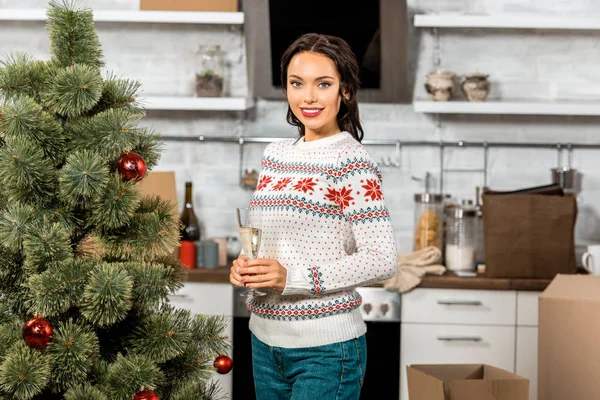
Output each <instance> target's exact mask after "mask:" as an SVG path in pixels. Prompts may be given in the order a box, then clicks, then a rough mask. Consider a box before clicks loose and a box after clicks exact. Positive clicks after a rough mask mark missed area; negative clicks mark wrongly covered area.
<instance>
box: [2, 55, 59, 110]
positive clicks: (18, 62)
mask: <svg viewBox="0 0 600 400" xmlns="http://www.w3.org/2000/svg"><path fill="white" fill-rule="evenodd" d="M55 71H56V66H54V65H52V63H50V62H46V61H37V60H34V59H33V57H31V56H30V55H28V54H25V53H22V52H17V53H13V54H9V55H8V58H7V59H6V60H4V61H0V100H2V99H4V100H9V99H14V98H17V97H22V96H29V97H31V98H33V99H36V100H38V101H39V100H40V95H39V92H40V90H41V89H42V88H43V86H44V84H45V82H46V81H47V80H48V79H49V77H50V76H51V75H52V74H53V73H54V72H55Z"/></svg>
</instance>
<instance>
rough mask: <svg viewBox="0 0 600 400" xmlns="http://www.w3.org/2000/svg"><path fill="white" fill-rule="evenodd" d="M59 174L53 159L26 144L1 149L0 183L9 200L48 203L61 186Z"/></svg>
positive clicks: (16, 144) (6, 146)
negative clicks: (59, 185) (58, 186)
mask: <svg viewBox="0 0 600 400" xmlns="http://www.w3.org/2000/svg"><path fill="white" fill-rule="evenodd" d="M57 181H58V179H57V173H56V170H55V168H54V165H53V163H52V161H51V160H49V159H47V158H45V157H44V153H43V152H42V151H41V150H40V149H38V148H35V147H29V146H27V145H26V144H24V143H15V144H13V145H12V146H9V145H8V144H7V145H5V146H4V147H3V148H0V183H1V184H2V185H3V187H4V189H5V190H6V191H7V194H8V199H9V201H22V202H25V203H29V204H32V203H33V204H41V205H43V204H47V203H48V202H50V201H51V200H52V199H53V198H54V196H55V191H56V187H57V183H58V182H57Z"/></svg>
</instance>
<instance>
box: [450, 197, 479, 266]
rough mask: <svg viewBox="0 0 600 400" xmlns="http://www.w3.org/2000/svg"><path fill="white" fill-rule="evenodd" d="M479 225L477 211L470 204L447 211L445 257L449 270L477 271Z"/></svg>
mask: <svg viewBox="0 0 600 400" xmlns="http://www.w3.org/2000/svg"><path fill="white" fill-rule="evenodd" d="M477 223H478V217H477V210H476V208H475V207H473V206H472V205H470V204H468V205H461V206H456V207H452V208H448V209H446V248H445V250H446V251H445V257H446V268H448V269H449V270H452V271H473V270H475V250H476V248H477V233H478V227H477Z"/></svg>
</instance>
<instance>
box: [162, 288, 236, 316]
mask: <svg viewBox="0 0 600 400" xmlns="http://www.w3.org/2000/svg"><path fill="white" fill-rule="evenodd" d="M169 300H170V301H171V305H173V307H177V308H185V309H187V310H190V311H191V312H192V313H193V314H206V315H223V316H226V317H231V316H232V315H233V286H232V285H231V284H229V283H227V284H220V283H196V282H190V283H186V284H185V285H183V288H181V290H179V291H178V292H177V293H175V294H172V295H169Z"/></svg>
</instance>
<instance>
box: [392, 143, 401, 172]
mask: <svg viewBox="0 0 600 400" xmlns="http://www.w3.org/2000/svg"><path fill="white" fill-rule="evenodd" d="M392 164H393V165H394V167H396V168H402V145H401V144H400V141H398V142H396V159H395V160H394V161H393V162H392Z"/></svg>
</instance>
